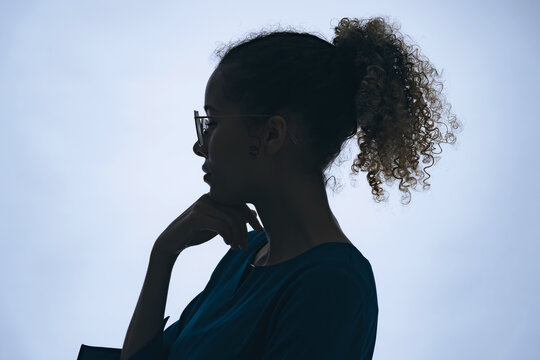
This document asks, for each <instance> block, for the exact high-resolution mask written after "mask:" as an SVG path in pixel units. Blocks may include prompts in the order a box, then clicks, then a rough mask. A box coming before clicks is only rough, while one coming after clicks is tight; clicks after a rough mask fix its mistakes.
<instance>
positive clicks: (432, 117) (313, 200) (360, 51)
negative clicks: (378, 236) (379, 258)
mask: <svg viewBox="0 0 540 360" xmlns="http://www.w3.org/2000/svg"><path fill="white" fill-rule="evenodd" d="M334 30H335V38H334V39H333V40H332V42H328V41H327V40H325V39H323V38H321V37H319V36H316V35H314V34H309V33H304V32H296V31H273V32H261V33H259V34H255V35H251V36H250V37H248V38H246V39H244V40H242V41H240V42H237V43H233V44H230V45H227V46H225V47H224V48H221V49H219V50H217V52H216V53H217V55H218V56H219V58H220V61H219V64H218V65H217V67H216V69H215V71H214V72H213V73H212V75H211V76H210V79H209V80H208V83H207V87H206V93H205V110H206V112H207V116H200V115H199V113H198V111H195V123H196V130H197V134H198V137H199V138H198V141H197V142H196V143H195V144H194V146H193V151H194V152H195V154H197V155H199V156H201V157H203V158H204V159H205V164H204V165H203V170H204V171H205V172H207V173H208V174H207V175H206V176H205V181H206V182H207V183H208V184H209V185H210V191H209V193H207V194H205V195H203V196H202V197H201V198H199V199H198V200H197V201H196V202H195V203H194V204H193V205H192V206H191V207H190V208H188V209H187V210H186V211H185V212H184V213H183V214H182V215H180V216H179V217H178V218H177V219H176V220H175V221H173V222H172V223H171V225H170V226H169V227H168V228H167V229H166V230H165V231H164V232H163V233H162V234H161V235H160V237H159V238H158V239H157V240H156V242H155V244H154V247H153V249H152V254H151V257H150V264H149V267H148V272H147V275H146V279H145V282H144V285H143V289H142V291H141V295H140V297H139V301H138V303H137V307H136V309H135V312H134V315H133V318H132V320H131V323H130V325H129V328H128V331H127V334H126V338H125V342H124V345H123V347H122V349H113V348H102V347H93V346H87V345H84V344H83V345H82V346H81V350H80V352H79V359H80V360H82V359H98V358H99V359H106V358H110V359H122V360H125V359H190V360H200V359H236V360H238V359H250V360H253V359H265V360H270V359H280V360H283V359H291V360H292V359H295V360H297V359H355V360H357V359H371V358H372V356H373V352H374V348H375V339H376V333H377V319H378V311H379V308H378V302H377V291H376V286H375V280H374V275H373V271H372V268H371V265H370V262H369V261H368V260H367V259H366V258H365V257H364V256H363V255H362V253H361V252H360V251H359V250H358V249H357V248H356V247H355V246H354V245H353V244H352V242H351V241H350V240H349V239H348V238H347V236H346V235H345V234H344V233H343V231H342V229H341V227H340V226H339V224H338V221H337V219H336V218H335V217H334V215H333V214H332V211H331V209H330V206H329V204H328V198H327V194H326V186H327V184H328V180H329V178H327V177H326V176H325V172H326V170H327V169H328V168H329V167H330V165H331V164H332V162H333V161H334V160H335V159H336V158H337V156H338V155H339V153H340V151H341V149H342V146H343V144H344V143H345V142H346V141H347V140H349V139H351V138H352V137H354V136H355V137H356V138H357V141H356V142H357V144H358V146H359V150H360V153H359V154H358V155H357V157H356V159H355V161H354V164H353V165H352V166H351V169H352V171H353V172H354V173H356V174H358V172H359V170H362V171H365V172H367V180H368V182H369V185H370V186H371V188H372V194H373V196H374V199H375V201H377V202H380V201H385V200H386V197H385V191H384V190H383V189H382V188H381V186H380V185H381V184H382V183H383V182H387V183H390V184H391V183H392V182H393V181H394V180H399V190H400V191H401V192H402V194H403V197H402V202H403V203H404V204H408V203H409V202H410V191H409V188H413V189H416V186H417V184H418V182H419V180H423V184H422V188H423V189H428V188H429V186H430V185H429V184H428V183H427V182H426V180H427V179H429V174H428V173H427V171H426V169H427V168H429V167H431V166H432V165H433V164H434V163H435V160H436V159H438V158H439V157H437V156H435V155H436V154H439V153H440V152H435V148H436V147H438V146H439V144H441V143H454V142H455V136H454V134H453V133H452V130H457V129H459V123H458V121H457V120H456V118H455V116H453V115H452V114H451V113H450V112H449V111H448V114H449V116H448V117H447V118H446V119H442V118H441V112H442V110H444V108H445V106H446V105H447V104H446V102H445V99H444V96H443V95H442V93H441V89H442V88H440V86H439V85H441V83H440V82H438V81H436V77H437V76H438V73H437V71H436V70H435V69H434V68H433V67H432V66H431V65H430V63H429V62H428V61H427V60H421V59H420V56H419V55H418V51H417V50H415V49H414V48H413V47H412V46H411V45H408V44H406V43H405V41H404V40H403V37H402V36H401V34H400V33H399V32H398V31H397V29H396V28H395V27H394V26H392V25H389V24H388V22H387V21H385V20H384V19H383V18H380V17H377V18H371V19H365V20H358V19H349V18H343V19H341V21H340V22H339V24H338V25H337V26H336V27H335V29H334ZM445 123H446V124H448V126H447V125H446V124H445ZM441 126H442V127H445V128H446V130H447V131H446V132H442V131H441ZM426 164H427V166H424V167H422V166H423V165H426ZM424 173H425V174H427V175H428V177H427V178H426V179H424ZM247 203H252V204H254V205H255V207H256V210H257V211H256V212H254V211H250V209H249V208H248V207H247V205H246V204H247ZM257 214H258V215H259V217H260V219H261V221H262V223H263V224H264V227H263V226H262V225H261V224H260V223H259V221H258V219H257ZM246 222H249V223H250V224H251V225H252V227H253V228H254V229H255V231H249V232H247V228H246ZM361 226H365V224H361ZM218 234H219V235H221V236H222V237H223V239H224V241H225V242H226V243H227V244H229V245H231V249H230V250H229V251H228V252H227V254H226V255H225V256H224V257H223V258H222V259H221V261H220V262H219V264H218V265H217V266H216V268H215V270H214V272H213V273H212V276H211V278H210V280H209V282H208V284H207V285H206V287H205V288H204V290H203V291H202V292H201V293H199V294H198V295H197V296H196V297H195V298H194V299H193V300H192V301H191V302H190V303H189V304H188V306H187V307H186V308H185V309H184V311H183V312H182V315H181V317H180V319H179V320H178V321H176V322H175V323H173V324H172V325H170V326H169V327H168V328H167V329H165V330H163V329H164V326H165V324H166V322H167V320H168V317H167V318H165V320H164V321H163V315H164V309H165V303H166V296H167V290H168V286H169V280H170V274H171V271H172V267H173V265H174V263H175V261H176V259H177V257H178V255H179V254H180V253H181V252H182V251H183V250H185V249H186V248H188V247H190V246H196V245H199V244H201V243H204V242H206V241H208V240H210V239H212V238H213V237H215V236H216V235H218Z"/></svg>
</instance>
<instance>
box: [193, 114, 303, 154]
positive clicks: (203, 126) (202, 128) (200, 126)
mask: <svg viewBox="0 0 540 360" xmlns="http://www.w3.org/2000/svg"><path fill="white" fill-rule="evenodd" d="M246 116H249V117H270V116H272V115H268V114H251V115H249V114H246V115H230V116H199V112H198V111H197V110H193V117H194V118H195V128H196V130H197V138H198V139H199V145H200V146H203V144H204V142H203V135H206V134H207V132H208V119H210V118H228V117H246ZM201 120H202V121H201ZM287 134H289V137H290V139H291V141H292V142H293V144H295V145H296V144H298V139H297V138H296V137H295V136H294V135H293V134H292V133H291V132H289V131H287Z"/></svg>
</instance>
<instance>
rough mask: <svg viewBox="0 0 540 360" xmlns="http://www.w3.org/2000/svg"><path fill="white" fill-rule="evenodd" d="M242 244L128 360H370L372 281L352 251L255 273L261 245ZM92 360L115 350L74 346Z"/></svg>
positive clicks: (303, 257)
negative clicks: (175, 316)
mask: <svg viewBox="0 0 540 360" xmlns="http://www.w3.org/2000/svg"><path fill="white" fill-rule="evenodd" d="M248 239H249V240H248V249H247V250H245V251H244V250H233V249H230V250H229V251H228V252H227V253H226V254H225V256H224V257H223V258H222V259H221V260H220V262H219V263H218V265H217V266H216V268H215V269H214V272H213V273H212V276H211V277H210V280H209V281H208V284H206V287H205V288H204V290H203V291H202V292H200V293H199V294H198V295H197V296H196V297H195V298H194V299H193V300H191V302H190V303H189V304H188V305H187V306H186V308H185V309H184V311H183V312H182V315H181V316H180V319H179V320H177V321H176V322H175V323H173V324H172V325H170V326H169V327H168V328H167V329H165V331H160V332H159V333H158V334H157V335H156V336H155V337H154V339H153V340H151V341H150V342H149V343H147V344H146V345H145V346H143V347H142V348H141V349H140V350H139V351H138V352H137V353H136V354H134V355H133V356H132V357H131V358H130V360H142V359H171V360H180V359H189V360H203V359H205V360H206V359H222V360H227V359H231V360H232V359H235V360H242V359H246V360H247V359H249V360H256V359H260V360H271V359H272V360H273V359H280V360H289V359H290V360H293V359H294V360H298V359H325V360H327V359H342V360H347V359H351V360H352V359H354V360H363V359H371V358H372V357H373V350H374V347H375V338H376V333H377V319H378V313H379V308H378V303H377V291H376V287H375V279H374V276H373V271H372V268H371V264H370V263H369V261H368V260H367V259H366V258H365V257H364V256H363V255H362V253H361V252H360V251H359V250H358V249H357V248H356V247H355V246H354V245H353V244H351V243H341V242H330V243H324V244H321V245H318V246H315V247H313V248H311V249H309V250H307V251H305V252H304V253H302V254H300V255H298V256H296V257H294V258H291V259H289V260H287V261H284V262H281V263H279V264H274V265H267V266H255V267H254V266H252V265H251V264H252V263H253V260H254V257H255V255H256V253H257V252H258V251H259V250H260V249H261V248H262V247H263V246H264V245H265V244H266V243H267V242H268V240H267V238H266V233H265V232H263V233H257V232H256V231H253V230H252V231H250V232H249V234H248ZM168 318H169V317H167V318H165V319H164V322H163V327H165V324H166V322H167V320H168ZM96 359H100V360H105V359H111V360H113V359H115V360H118V359H120V349H114V348H104V347H94V346H87V345H84V344H83V345H81V349H80V351H79V357H78V360H96Z"/></svg>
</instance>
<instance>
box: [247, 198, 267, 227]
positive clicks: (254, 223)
mask: <svg viewBox="0 0 540 360" xmlns="http://www.w3.org/2000/svg"><path fill="white" fill-rule="evenodd" d="M246 206H247V205H246ZM248 209H249V208H248ZM250 213H251V214H250V215H249V217H248V222H249V225H251V227H252V228H253V230H255V231H257V232H259V233H261V232H263V231H264V228H263V226H262V225H261V223H260V222H259V219H258V218H257V212H256V211H255V210H251V209H250Z"/></svg>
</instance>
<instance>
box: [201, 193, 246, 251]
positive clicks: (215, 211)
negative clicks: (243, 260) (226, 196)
mask: <svg viewBox="0 0 540 360" xmlns="http://www.w3.org/2000/svg"><path fill="white" fill-rule="evenodd" d="M198 209H200V211H201V212H204V214H205V215H206V217H207V218H210V219H211V220H212V222H211V223H210V224H209V225H211V226H213V227H215V229H209V230H214V231H216V232H217V233H218V234H220V235H221V236H222V237H223V240H224V241H225V243H226V244H228V245H230V246H231V247H232V248H233V249H238V248H246V249H247V244H248V231H247V227H246V222H245V220H244V218H243V216H242V214H241V213H239V212H238V210H237V209H234V208H233V207H230V206H224V205H218V204H216V203H215V202H213V203H207V202H200V203H199V206H198Z"/></svg>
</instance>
